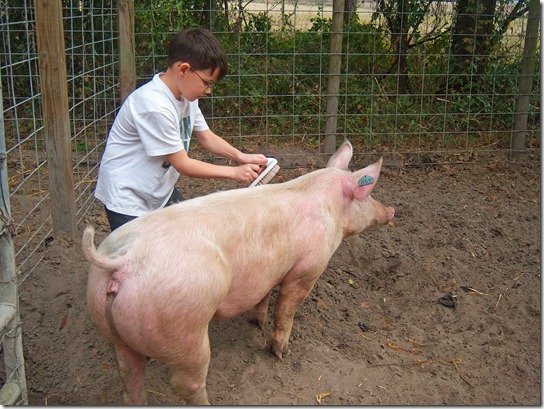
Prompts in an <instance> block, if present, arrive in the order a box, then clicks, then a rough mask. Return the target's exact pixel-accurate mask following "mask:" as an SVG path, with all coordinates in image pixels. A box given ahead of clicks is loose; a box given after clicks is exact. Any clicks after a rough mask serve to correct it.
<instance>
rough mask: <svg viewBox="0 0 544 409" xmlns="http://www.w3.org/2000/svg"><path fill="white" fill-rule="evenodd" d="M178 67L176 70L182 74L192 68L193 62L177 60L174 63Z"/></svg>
mask: <svg viewBox="0 0 544 409" xmlns="http://www.w3.org/2000/svg"><path fill="white" fill-rule="evenodd" d="M174 67H176V72H177V73H178V74H180V75H185V73H186V72H187V71H188V70H189V69H190V68H191V64H189V63H186V62H177V63H175V64H174Z"/></svg>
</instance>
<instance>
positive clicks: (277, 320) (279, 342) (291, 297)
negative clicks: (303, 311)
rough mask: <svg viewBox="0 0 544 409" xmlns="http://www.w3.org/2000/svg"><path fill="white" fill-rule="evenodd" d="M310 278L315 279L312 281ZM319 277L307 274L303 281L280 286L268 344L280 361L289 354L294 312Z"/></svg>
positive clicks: (288, 282)
mask: <svg viewBox="0 0 544 409" xmlns="http://www.w3.org/2000/svg"><path fill="white" fill-rule="evenodd" d="M312 276H313V277H315V278H313V279H312V278H311V277H312ZM319 276H320V274H317V275H314V274H308V275H307V276H305V277H304V279H297V280H293V281H284V282H282V284H281V287H280V290H279V292H278V297H277V299H276V309H275V311H274V329H273V331H272V333H271V334H270V339H269V342H268V343H269V346H270V348H271V350H272V352H274V353H275V354H276V356H277V357H278V358H280V359H283V354H284V353H285V354H288V353H289V348H288V343H289V337H290V336H291V329H292V328H293V318H294V317H295V312H296V311H297V308H298V307H299V305H300V304H301V303H302V301H304V299H305V298H306V297H307V296H308V294H309V293H310V291H311V290H312V288H313V286H314V283H315V282H316V280H317V278H319ZM286 278H287V277H286Z"/></svg>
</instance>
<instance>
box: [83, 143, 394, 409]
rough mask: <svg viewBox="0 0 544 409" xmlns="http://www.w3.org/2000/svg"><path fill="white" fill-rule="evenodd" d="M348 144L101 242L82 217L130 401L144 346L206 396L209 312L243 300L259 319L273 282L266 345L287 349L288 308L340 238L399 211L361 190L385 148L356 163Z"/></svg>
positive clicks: (152, 216) (97, 306) (197, 399)
mask: <svg viewBox="0 0 544 409" xmlns="http://www.w3.org/2000/svg"><path fill="white" fill-rule="evenodd" d="M352 154H353V150H352V146H351V144H350V143H349V142H348V141H345V142H344V143H343V144H342V146H341V147H340V148H339V149H338V151H337V152H336V153H335V154H334V156H333V157H332V158H331V159H330V161H329V163H328V165H327V168H325V169H320V170H317V171H315V172H311V173H309V174H307V175H304V176H301V177H299V178H296V179H294V180H291V181H288V182H285V183H277V184H270V185H264V186H257V187H254V188H249V189H248V188H242V189H236V190H230V191H224V192H218V193H214V194H210V195H208V196H204V197H199V198H196V199H191V200H187V201H185V202H182V203H179V204H176V205H173V206H170V207H167V208H164V209H160V210H157V211H154V212H152V213H149V214H147V215H144V216H141V217H139V218H137V219H135V220H133V221H131V222H130V223H127V224H125V225H123V226H122V227H120V228H118V229H117V230H115V231H114V232H112V233H111V234H110V235H109V236H108V237H106V238H105V239H104V241H103V242H102V244H101V245H100V246H99V247H98V249H96V248H95V246H94V243H93V238H94V231H93V229H92V227H87V228H86V229H85V232H84V233H83V251H84V253H85V255H86V257H87V259H88V260H89V261H90V262H91V264H92V265H91V268H90V272H89V281H88V288H87V302H88V309H89V313H90V316H91V319H92V321H93V323H94V325H95V326H96V327H97V329H98V331H99V332H100V333H101V334H102V335H103V336H104V337H105V338H106V339H107V340H109V341H110V342H112V343H113V345H114V346H115V350H116V353H117V364H118V370H119V374H120V377H121V379H122V382H123V385H124V390H125V393H124V401H125V403H126V404H145V403H146V395H145V387H144V372H145V367H146V357H151V358H154V359H156V360H159V361H162V362H164V363H166V364H168V365H170V366H171V368H172V375H171V383H172V385H173V386H174V387H175V388H176V390H177V391H178V392H179V394H180V395H181V397H182V398H183V399H184V401H185V402H186V403H187V404H191V405H194V404H209V402H208V394H207V392H206V376H207V372H208V365H209V361H210V343H209V338H208V325H209V322H210V321H211V320H219V319H225V318H230V317H233V316H235V315H238V314H240V313H242V312H244V311H248V310H251V312H250V319H252V320H255V321H256V322H257V323H258V324H259V325H260V326H261V328H264V327H265V325H266V323H267V322H268V300H269V297H270V294H271V290H272V288H274V287H279V291H278V295H277V300H276V307H275V312H274V328H273V329H272V332H271V335H270V338H269V345H270V347H271V349H272V351H273V352H274V353H275V354H276V355H277V356H278V357H279V358H280V359H281V358H282V356H283V354H284V353H287V352H288V347H287V346H288V341H289V336H290V334H291V329H292V326H293V317H294V315H295V312H296V310H297V308H298V306H299V305H300V304H301V303H302V301H303V300H304V299H305V298H306V297H307V295H308V294H309V293H310V291H311V289H312V287H313V286H314V283H315V282H316V280H317V279H318V278H319V276H320V275H321V274H322V273H323V271H324V270H325V268H326V267H327V264H328V263H329V260H330V258H331V257H332V255H333V253H334V252H335V251H336V249H337V248H338V246H339V245H340V243H341V242H342V239H344V238H346V237H348V236H350V235H353V234H357V233H359V232H361V231H363V230H366V229H369V228H372V227H376V226H379V225H383V224H387V223H388V222H389V221H391V220H392V218H393V216H394V213H395V211H394V209H393V208H391V207H384V206H383V205H382V204H381V203H379V202H377V201H375V200H374V199H372V198H371V197H370V196H369V194H370V192H371V191H372V188H373V187H374V185H375V183H376V181H377V180H378V176H379V173H380V169H381V164H382V160H381V159H380V160H379V161H378V162H376V163H374V164H372V165H370V166H368V167H366V168H364V169H361V170H359V171H356V172H353V173H352V172H350V171H349V170H348V163H349V161H350V159H351V157H352ZM361 180H362V181H365V182H361Z"/></svg>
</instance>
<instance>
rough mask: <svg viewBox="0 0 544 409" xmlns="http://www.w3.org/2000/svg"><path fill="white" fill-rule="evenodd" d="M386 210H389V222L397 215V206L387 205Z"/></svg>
mask: <svg viewBox="0 0 544 409" xmlns="http://www.w3.org/2000/svg"><path fill="white" fill-rule="evenodd" d="M386 210H387V222H388V223H389V222H390V221H392V220H393V217H395V208H394V207H387V208H386Z"/></svg>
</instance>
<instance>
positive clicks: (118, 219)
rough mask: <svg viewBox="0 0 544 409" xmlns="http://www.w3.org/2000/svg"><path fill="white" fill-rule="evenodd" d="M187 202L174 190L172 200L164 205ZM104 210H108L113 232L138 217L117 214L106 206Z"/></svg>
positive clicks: (107, 213) (107, 214)
mask: <svg viewBox="0 0 544 409" xmlns="http://www.w3.org/2000/svg"><path fill="white" fill-rule="evenodd" d="M183 200H185V199H184V198H183V196H182V195H181V193H180V192H179V190H177V189H176V188H174V191H173V192H172V194H171V195H170V198H169V199H168V201H167V202H166V204H165V205H164V207H167V206H170V205H173V204H175V203H179V202H182V201H183ZM104 209H106V216H107V217H108V223H109V224H110V229H111V231H114V230H115V229H117V228H118V227H121V226H122V225H123V224H125V223H128V222H129V221H131V220H134V219H135V218H136V217H137V216H128V215H126V214H121V213H115V212H112V211H111V210H109V209H108V208H107V207H106V206H104Z"/></svg>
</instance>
